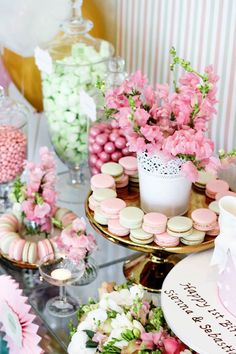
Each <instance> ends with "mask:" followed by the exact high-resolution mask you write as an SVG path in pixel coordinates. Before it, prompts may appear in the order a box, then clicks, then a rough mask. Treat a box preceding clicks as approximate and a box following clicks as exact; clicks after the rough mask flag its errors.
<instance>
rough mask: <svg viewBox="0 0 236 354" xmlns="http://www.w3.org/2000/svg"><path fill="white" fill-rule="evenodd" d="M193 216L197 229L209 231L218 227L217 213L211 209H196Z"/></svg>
mask: <svg viewBox="0 0 236 354" xmlns="http://www.w3.org/2000/svg"><path fill="white" fill-rule="evenodd" d="M191 218H192V220H193V227H194V228H195V229H197V230H200V231H209V230H213V229H214V228H215V227H216V221H217V215H216V213H215V212H214V211H212V210H210V209H207V208H199V209H195V210H194V211H193V212H192V214H191Z"/></svg>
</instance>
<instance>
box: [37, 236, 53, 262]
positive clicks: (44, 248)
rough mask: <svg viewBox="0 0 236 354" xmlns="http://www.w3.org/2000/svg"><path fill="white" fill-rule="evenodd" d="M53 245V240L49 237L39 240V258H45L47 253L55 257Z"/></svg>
mask: <svg viewBox="0 0 236 354" xmlns="http://www.w3.org/2000/svg"><path fill="white" fill-rule="evenodd" d="M53 253H54V252H53V247H52V245H51V242H50V241H49V240H48V239H44V240H41V241H39V242H38V256H39V259H43V258H44V257H46V256H47V255H49V254H50V258H52V259H53V258H54V257H53Z"/></svg>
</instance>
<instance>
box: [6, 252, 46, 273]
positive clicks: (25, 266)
mask: <svg viewBox="0 0 236 354" xmlns="http://www.w3.org/2000/svg"><path fill="white" fill-rule="evenodd" d="M0 257H1V258H2V259H3V260H4V261H6V262H8V263H10V264H11V265H12V266H13V267H15V268H19V269H32V270H34V269H38V267H39V265H38V264H33V263H32V264H31V263H28V262H22V261H16V260H15V259H12V258H10V257H8V255H6V254H3V253H0Z"/></svg>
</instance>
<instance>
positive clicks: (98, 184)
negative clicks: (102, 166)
mask: <svg viewBox="0 0 236 354" xmlns="http://www.w3.org/2000/svg"><path fill="white" fill-rule="evenodd" d="M100 188H112V189H114V188H115V180H114V178H113V177H112V176H110V175H108V174H105V173H98V174H97V175H94V176H93V177H92V178H91V189H92V190H93V191H94V190H95V189H100Z"/></svg>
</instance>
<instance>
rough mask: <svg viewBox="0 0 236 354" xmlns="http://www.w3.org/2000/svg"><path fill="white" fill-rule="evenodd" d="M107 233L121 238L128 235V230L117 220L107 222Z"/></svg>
mask: <svg viewBox="0 0 236 354" xmlns="http://www.w3.org/2000/svg"><path fill="white" fill-rule="evenodd" d="M108 231H109V232H111V233H112V234H114V235H116V236H121V237H123V236H127V235H129V229H128V228H127V227H124V226H122V225H121V224H120V222H119V220H118V219H110V220H108Z"/></svg>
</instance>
